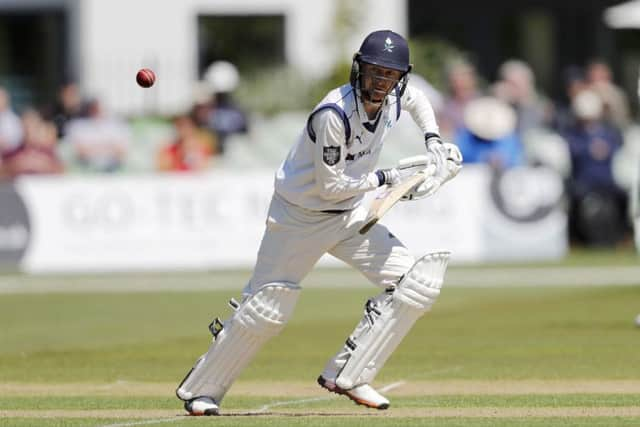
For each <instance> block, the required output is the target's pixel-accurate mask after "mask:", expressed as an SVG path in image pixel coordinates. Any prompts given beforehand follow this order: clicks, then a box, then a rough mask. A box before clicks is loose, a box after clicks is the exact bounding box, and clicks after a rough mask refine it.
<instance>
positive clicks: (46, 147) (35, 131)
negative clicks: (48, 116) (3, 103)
mask: <svg viewBox="0 0 640 427" xmlns="http://www.w3.org/2000/svg"><path fill="white" fill-rule="evenodd" d="M22 125H23V128H24V139H23V141H22V143H21V144H20V145H19V146H18V147H16V148H14V149H13V150H11V151H8V152H5V153H4V155H3V160H4V166H5V172H6V175H7V176H8V177H9V178H15V177H16V176H18V175H24V174H58V173H62V172H63V170H64V168H63V165H62V162H61V161H60V159H59V158H58V155H57V153H56V145H57V142H58V138H57V134H56V127H55V125H54V124H53V123H51V122H47V121H44V120H43V119H42V117H41V116H40V113H38V112H37V111H36V110H33V109H28V110H26V111H25V112H23V113H22Z"/></svg>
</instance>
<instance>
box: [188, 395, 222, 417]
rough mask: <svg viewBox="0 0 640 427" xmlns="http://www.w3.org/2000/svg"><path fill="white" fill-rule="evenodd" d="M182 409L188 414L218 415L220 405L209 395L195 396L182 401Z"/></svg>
mask: <svg viewBox="0 0 640 427" xmlns="http://www.w3.org/2000/svg"><path fill="white" fill-rule="evenodd" d="M184 409H186V410H187V412H189V414H190V415H219V410H220V407H219V406H218V404H217V403H216V402H215V400H213V399H212V398H210V397H197V398H195V399H191V400H187V401H186V402H184Z"/></svg>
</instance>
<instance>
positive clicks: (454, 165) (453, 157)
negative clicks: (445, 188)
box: [441, 142, 462, 184]
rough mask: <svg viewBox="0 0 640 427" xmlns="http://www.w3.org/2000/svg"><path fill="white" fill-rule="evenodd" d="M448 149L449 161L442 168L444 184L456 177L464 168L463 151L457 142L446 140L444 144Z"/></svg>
mask: <svg viewBox="0 0 640 427" xmlns="http://www.w3.org/2000/svg"><path fill="white" fill-rule="evenodd" d="M443 146H444V148H445V150H446V151H447V161H446V163H445V168H443V170H442V175H441V178H442V184H444V183H445V182H447V181H449V180H451V179H452V178H454V177H455V176H456V175H458V173H459V172H460V169H462V153H461V152H460V150H459V149H458V147H457V146H456V145H455V144H451V143H448V142H445V143H444V144H443Z"/></svg>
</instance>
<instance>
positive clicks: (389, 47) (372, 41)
mask: <svg viewBox="0 0 640 427" xmlns="http://www.w3.org/2000/svg"><path fill="white" fill-rule="evenodd" d="M363 62H364V63H367V64H373V65H378V66H381V67H385V68H391V69H393V70H398V71H401V72H402V73H403V75H402V79H401V83H400V84H401V85H402V86H401V88H400V90H401V91H402V92H404V88H405V87H406V83H407V78H408V75H409V72H410V71H411V68H412V65H411V63H410V62H409V45H408V43H407V40H406V39H405V38H404V37H402V36H401V35H400V34H398V33H395V32H393V31H391V30H379V31H374V32H372V33H371V34H369V35H368V36H367V37H366V38H365V39H364V41H363V42H362V45H361V46H360V49H359V50H358V52H356V53H355V54H354V55H353V63H352V67H351V76H350V79H349V80H350V82H351V86H353V87H354V88H356V89H359V88H358V87H357V83H358V80H359V77H360V64H361V63H363Z"/></svg>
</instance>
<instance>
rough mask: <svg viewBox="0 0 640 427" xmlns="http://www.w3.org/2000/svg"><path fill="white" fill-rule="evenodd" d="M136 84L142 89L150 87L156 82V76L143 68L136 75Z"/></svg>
mask: <svg viewBox="0 0 640 427" xmlns="http://www.w3.org/2000/svg"><path fill="white" fill-rule="evenodd" d="M136 82H137V83H138V85H140V86H142V87H151V86H153V84H154V83H155V82H156V74H155V73H154V72H153V71H152V70H150V69H149V68H143V69H141V70H140V71H138V74H136Z"/></svg>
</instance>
